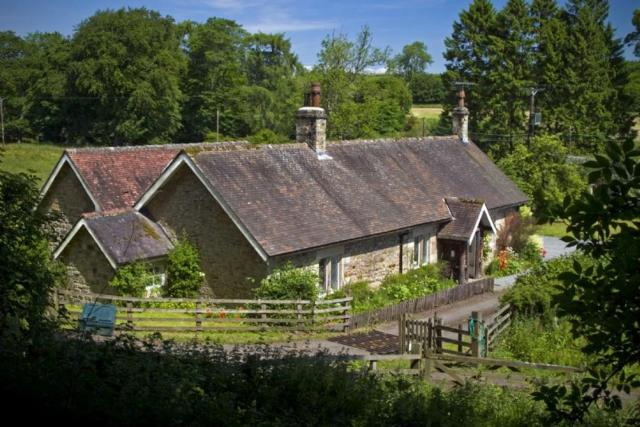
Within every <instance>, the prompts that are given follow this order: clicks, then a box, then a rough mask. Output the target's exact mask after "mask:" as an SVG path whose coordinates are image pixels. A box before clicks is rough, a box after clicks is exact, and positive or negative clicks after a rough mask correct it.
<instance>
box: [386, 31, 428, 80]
mask: <svg viewBox="0 0 640 427" xmlns="http://www.w3.org/2000/svg"><path fill="white" fill-rule="evenodd" d="M432 63H433V58H431V55H429V53H428V52H427V46H426V45H425V44H424V43H422V42H421V41H415V42H413V43H411V44H408V45H406V46H404V47H403V48H402V53H399V54H398V55H396V56H395V57H394V58H393V59H392V60H391V61H389V63H388V69H389V71H390V72H392V73H397V74H400V75H402V76H403V77H404V78H405V79H407V81H410V80H411V79H412V78H413V77H414V76H415V75H417V74H424V72H425V71H426V69H427V67H428V66H429V65H431V64H432Z"/></svg>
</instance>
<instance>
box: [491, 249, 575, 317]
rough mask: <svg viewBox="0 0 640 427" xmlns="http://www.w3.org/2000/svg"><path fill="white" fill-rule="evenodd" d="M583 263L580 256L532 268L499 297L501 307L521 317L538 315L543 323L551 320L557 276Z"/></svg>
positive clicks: (556, 288)
mask: <svg viewBox="0 0 640 427" xmlns="http://www.w3.org/2000/svg"><path fill="white" fill-rule="evenodd" d="M575 260H580V262H582V263H587V262H588V259H587V258H586V257H585V256H584V255H580V254H573V255H571V256H562V257H559V258H556V259H553V260H550V261H547V262H544V263H540V264H538V265H537V266H535V267H533V268H532V269H531V270H530V271H528V272H527V273H526V274H523V275H521V276H519V277H518V278H517V279H516V283H515V285H514V286H512V287H511V288H509V289H508V290H507V292H506V293H505V294H504V295H503V296H502V298H501V299H500V302H501V303H502V304H510V305H511V307H512V309H513V311H514V312H516V313H520V314H525V315H534V314H541V315H543V317H544V318H545V319H547V320H549V319H551V318H553V316H555V314H556V312H555V303H553V302H552V298H553V296H554V295H556V294H557V293H558V291H559V289H558V285H559V284H560V283H561V280H560V275H561V274H562V273H564V272H566V271H569V270H570V269H571V268H572V265H573V262H574V261H575Z"/></svg>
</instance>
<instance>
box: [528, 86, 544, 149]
mask: <svg viewBox="0 0 640 427" xmlns="http://www.w3.org/2000/svg"><path fill="white" fill-rule="evenodd" d="M542 90H544V89H542V88H539V87H532V88H530V94H531V103H530V105H529V133H528V135H527V147H529V148H531V138H533V136H534V135H535V123H534V120H535V111H536V104H535V103H536V94H537V93H538V92H540V91H542Z"/></svg>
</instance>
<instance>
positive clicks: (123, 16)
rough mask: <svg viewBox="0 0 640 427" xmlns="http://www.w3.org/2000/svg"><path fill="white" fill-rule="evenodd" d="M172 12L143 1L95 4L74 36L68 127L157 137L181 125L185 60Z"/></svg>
mask: <svg viewBox="0 0 640 427" xmlns="http://www.w3.org/2000/svg"><path fill="white" fill-rule="evenodd" d="M179 47H180V40H179V37H178V33H177V31H176V26H175V24H174V22H173V19H172V18H170V17H162V16H160V14H159V13H157V12H153V11H149V10H147V9H144V8H141V9H120V10H117V11H111V10H107V11H101V12H97V13H96V14H95V15H93V16H92V17H90V18H89V19H87V20H85V21H83V22H82V23H81V24H80V25H79V26H78V29H77V30H76V32H75V34H74V36H73V39H72V48H71V64H70V74H69V80H68V82H69V93H68V94H69V96H71V97H72V98H73V99H74V101H75V102H74V103H73V104H72V107H71V109H70V112H69V114H70V116H71V117H74V120H73V121H72V122H71V123H72V124H73V125H72V126H71V127H70V130H69V131H70V134H71V136H72V138H73V139H76V140H78V141H84V142H87V143H98V144H107V143H108V144H114V145H120V144H148V143H162V142H168V141H170V140H171V137H172V136H173V135H174V134H175V133H176V132H177V130H178V129H179V127H180V101H181V98H182V92H181V90H180V87H179V73H180V72H181V70H182V68H183V66H184V55H183V54H182V52H181V51H180V48H179Z"/></svg>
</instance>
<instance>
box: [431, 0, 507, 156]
mask: <svg viewBox="0 0 640 427" xmlns="http://www.w3.org/2000/svg"><path fill="white" fill-rule="evenodd" d="M497 36H498V28H497V12H496V10H495V9H494V7H493V4H492V3H491V1H490V0H474V1H473V2H472V3H471V5H470V6H469V9H468V10H463V11H462V12H461V13H460V20H459V21H456V22H454V23H453V33H452V34H451V37H447V38H446V39H445V42H444V43H445V47H446V51H445V53H444V57H445V59H446V60H447V63H446V68H447V71H446V73H445V75H444V77H443V80H444V84H445V88H446V89H447V90H448V91H449V95H450V97H449V101H448V102H446V103H445V109H444V113H443V116H442V120H443V121H444V122H446V123H445V124H444V126H449V124H450V123H451V120H450V118H449V113H450V109H451V106H452V105H454V98H453V96H454V90H453V89H454V82H456V81H470V82H473V83H474V84H475V86H474V87H473V89H472V90H470V91H468V93H467V107H468V108H469V109H470V111H471V114H472V117H471V120H470V123H469V130H470V133H471V135H472V138H473V139H474V141H475V142H476V143H478V144H479V145H480V146H481V147H483V148H485V149H486V148H488V147H489V146H490V145H491V144H492V143H495V142H498V141H500V139H496V138H495V137H494V136H493V135H486V134H484V132H483V129H484V128H485V126H486V123H487V122H488V121H489V120H490V115H491V109H490V107H489V106H488V105H487V103H486V99H487V98H488V97H489V96H490V94H491V91H492V88H491V80H490V72H491V67H492V63H491V61H490V58H491V53H492V47H493V41H494V40H495V38H496V37H497Z"/></svg>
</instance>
